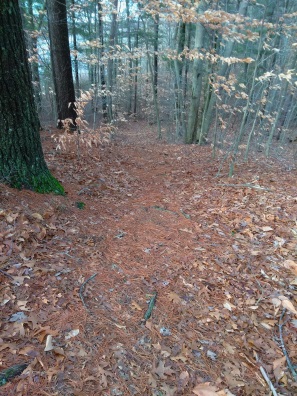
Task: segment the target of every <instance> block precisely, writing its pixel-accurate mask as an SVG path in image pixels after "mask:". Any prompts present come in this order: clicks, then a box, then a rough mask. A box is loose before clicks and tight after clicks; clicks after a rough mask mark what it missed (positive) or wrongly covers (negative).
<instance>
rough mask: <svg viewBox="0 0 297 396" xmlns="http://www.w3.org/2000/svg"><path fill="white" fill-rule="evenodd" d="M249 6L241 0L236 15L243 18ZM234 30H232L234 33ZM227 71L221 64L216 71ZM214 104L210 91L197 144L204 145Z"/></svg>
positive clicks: (221, 73)
mask: <svg viewBox="0 0 297 396" xmlns="http://www.w3.org/2000/svg"><path fill="white" fill-rule="evenodd" d="M248 5H249V0H242V1H241V3H240V6H239V10H238V14H239V15H242V16H245V15H246V12H247V8H248ZM235 31H236V30H234V32H235ZM234 44H235V40H230V41H228V42H227V43H226V46H225V50H224V53H223V57H224V58H229V57H230V56H231V54H232V52H233V48H234ZM228 70H229V66H228V63H226V62H225V63H222V64H221V67H220V69H219V71H218V75H219V76H226V75H227V72H228ZM215 102H216V94H215V93H214V91H213V90H212V91H211V94H210V97H209V100H207V101H206V103H205V104H206V108H205V109H204V119H203V123H202V126H201V131H200V133H199V144H204V143H205V140H206V137H207V134H208V132H209V129H210V125H211V121H212V119H213V107H214V105H215Z"/></svg>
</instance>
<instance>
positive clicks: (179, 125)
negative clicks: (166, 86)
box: [174, 22, 186, 137]
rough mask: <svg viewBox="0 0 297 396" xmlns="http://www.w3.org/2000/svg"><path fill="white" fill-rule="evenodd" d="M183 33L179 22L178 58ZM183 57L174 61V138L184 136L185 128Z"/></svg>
mask: <svg viewBox="0 0 297 396" xmlns="http://www.w3.org/2000/svg"><path fill="white" fill-rule="evenodd" d="M185 33H186V24H185V23H184V22H180V23H179V26H178V31H177V35H176V36H177V38H176V41H177V55H178V56H179V55H180V54H181V53H182V52H183V50H184V47H185ZM184 61H185V59H184V57H183V58H182V60H179V59H175V60H174V71H175V107H176V115H175V116H176V136H177V137H180V136H185V132H186V128H185V120H184V111H183V106H184V104H183V102H184V98H183V97H182V94H183V90H182V75H183V65H184Z"/></svg>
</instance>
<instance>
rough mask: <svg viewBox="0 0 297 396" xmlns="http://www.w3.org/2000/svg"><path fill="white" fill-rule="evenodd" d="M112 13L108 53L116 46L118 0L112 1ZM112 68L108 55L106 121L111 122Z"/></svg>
mask: <svg viewBox="0 0 297 396" xmlns="http://www.w3.org/2000/svg"><path fill="white" fill-rule="evenodd" d="M113 6H114V12H113V14H112V20H111V27H110V35H109V52H110V50H112V51H113V47H114V45H115V44H116V33H117V16H118V14H117V10H118V0H113ZM113 67H114V60H113V59H112V57H111V55H110V54H109V59H108V63H107V84H108V91H109V95H108V97H107V103H108V105H107V115H108V121H109V122H112V120H113V109H112V91H113V84H114V81H113Z"/></svg>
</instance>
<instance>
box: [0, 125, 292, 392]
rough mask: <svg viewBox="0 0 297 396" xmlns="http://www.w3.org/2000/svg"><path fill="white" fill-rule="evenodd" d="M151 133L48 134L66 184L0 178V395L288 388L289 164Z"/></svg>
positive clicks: (144, 128)
mask: <svg viewBox="0 0 297 396" xmlns="http://www.w3.org/2000/svg"><path fill="white" fill-rule="evenodd" d="M155 136H156V134H155V131H152V129H151V127H149V126H148V125H146V124H144V123H133V124H132V125H130V127H128V126H125V127H123V128H119V129H118V131H117V132H116V133H115V136H114V138H113V139H112V141H111V142H110V143H109V144H105V146H101V147H99V148H93V149H91V151H89V152H87V150H86V151H85V152H83V151H82V153H81V158H80V159H77V157H76V155H75V154H73V153H71V152H65V153H59V152H57V151H56V150H55V144H54V142H53V140H52V138H51V133H49V132H46V131H45V132H43V134H42V138H43V145H44V151H45V154H46V158H47V161H48V164H49V167H50V169H51V170H52V172H53V174H54V175H55V176H56V177H57V178H58V179H59V180H60V181H61V182H62V183H63V185H64V187H65V189H66V192H67V194H66V195H65V196H55V195H39V194H35V193H33V192H32V191H28V190H22V191H17V190H13V189H10V188H8V187H6V186H4V185H1V186H0V269H1V272H0V281H1V284H0V297H1V299H0V301H1V328H0V351H1V357H0V365H1V366H0V371H1V370H3V369H6V368H8V367H10V366H13V365H16V364H22V363H26V364H27V368H26V369H25V370H24V371H23V372H22V374H21V375H19V376H17V377H16V378H14V379H12V380H11V381H9V382H7V383H6V384H5V385H3V386H2V387H0V394H1V395H5V396H10V395H13V396H15V395H24V396H25V395H58V396H63V395H65V396H70V395H75V396H92V395H94V396H97V395H103V396H107V395H108V396H111V395H114V396H117V395H124V396H128V395H152V396H174V395H200V396H213V395H219V396H230V395H238V396H239V395H259V396H261V395H263V396H264V395H269V394H270V391H269V386H268V384H267V381H268V379H270V381H271V383H272V384H273V387H274V390H273V392H274V393H273V394H274V395H276V394H278V395H296V394H297V378H296V371H297V369H296V364H297V348H296V342H297V311H296V309H297V222H296V218H297V183H296V170H294V169H293V170H292V169H291V170H290V169H288V168H286V167H285V165H282V164H281V163H278V162H276V161H274V162H273V161H264V159H261V158H259V159H258V160H255V159H254V161H253V162H250V163H247V164H241V165H238V167H237V168H236V174H235V176H234V177H233V178H232V179H230V178H228V177H227V176H226V174H227V173H226V169H223V171H222V176H220V177H216V173H217V169H218V164H219V163H218V161H216V160H215V161H212V160H211V149H210V148H209V147H197V146H194V145H188V146H185V145H177V144H166V143H164V142H158V141H157V139H156V137H155ZM156 293H157V295H156ZM155 296H156V298H155ZM152 307H153V309H152V311H151V315H149V313H148V309H149V308H152ZM148 316H150V317H149V318H148ZM145 318H146V319H147V320H145ZM286 353H287V355H288V360H289V363H288V362H287V360H286ZM294 365H295V366H294ZM289 366H290V367H289ZM22 368H24V366H23V367H22ZM20 371H22V370H20ZM265 373H266V379H265V378H264V377H265ZM263 374H264V376H263ZM0 378H1V377H0ZM3 382H4V381H3ZM271 394H272V393H271Z"/></svg>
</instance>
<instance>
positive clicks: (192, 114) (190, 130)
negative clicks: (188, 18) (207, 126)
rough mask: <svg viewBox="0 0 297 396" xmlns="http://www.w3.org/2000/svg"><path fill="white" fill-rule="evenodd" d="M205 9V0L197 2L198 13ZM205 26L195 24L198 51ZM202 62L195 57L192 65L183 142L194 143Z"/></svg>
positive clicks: (200, 88) (201, 45)
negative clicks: (188, 107) (187, 113)
mask: <svg viewBox="0 0 297 396" xmlns="http://www.w3.org/2000/svg"><path fill="white" fill-rule="evenodd" d="M205 9H206V2H205V1H204V0H203V1H201V2H200V3H199V10H198V13H199V14H203V12H204V11H205ZM204 35H205V28H204V26H202V24H201V23H200V22H198V23H197V25H196V33H195V49H197V51H198V52H199V51H200V50H201V48H202V47H203V43H204ZM203 63H204V61H203V60H202V59H195V60H194V65H193V73H192V74H193V77H192V92H191V99H190V111H189V119H188V126H187V131H186V135H185V143H194V141H195V137H196V129H197V125H198V117H199V105H200V97H201V92H202V77H203Z"/></svg>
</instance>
